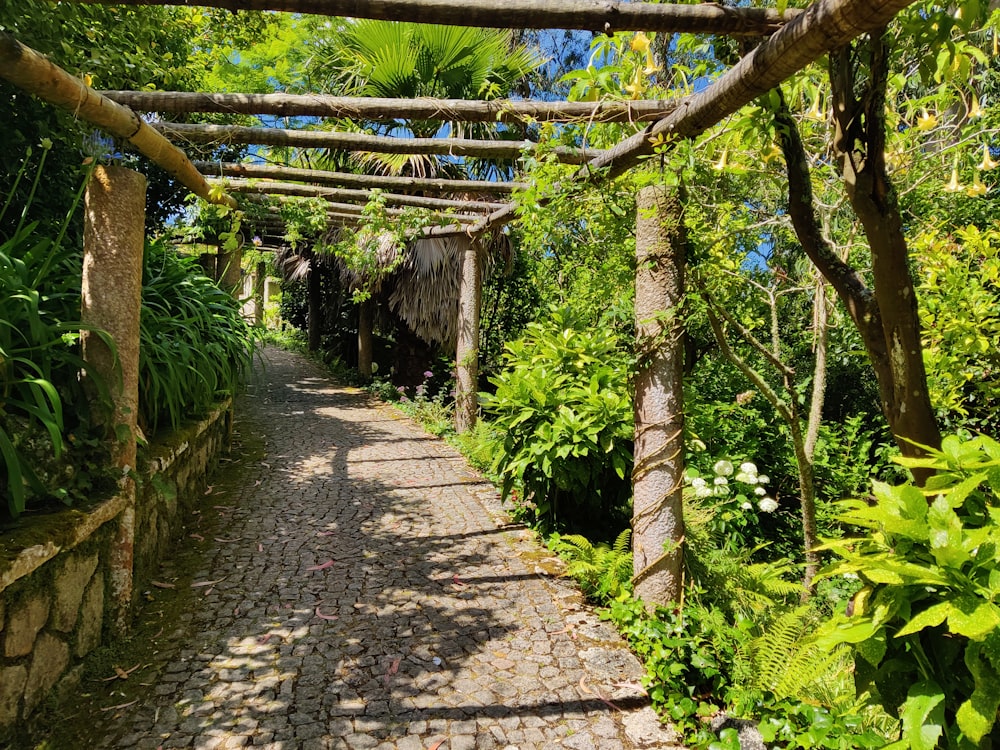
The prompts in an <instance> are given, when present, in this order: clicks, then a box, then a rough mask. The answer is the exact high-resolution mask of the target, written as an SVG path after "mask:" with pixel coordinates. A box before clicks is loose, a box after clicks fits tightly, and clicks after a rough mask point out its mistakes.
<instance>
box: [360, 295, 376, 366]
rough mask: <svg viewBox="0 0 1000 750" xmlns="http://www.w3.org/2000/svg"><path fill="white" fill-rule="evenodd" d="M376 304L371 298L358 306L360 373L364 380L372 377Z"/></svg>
mask: <svg viewBox="0 0 1000 750" xmlns="http://www.w3.org/2000/svg"><path fill="white" fill-rule="evenodd" d="M373 308H374V303H373V302H372V300H371V298H370V297H369V298H368V299H366V300H364V301H363V302H361V303H360V304H359V305H358V372H359V373H361V377H363V378H371V376H372V356H373V354H372V351H373V346H372V326H373V324H372V318H373V313H374V309H373Z"/></svg>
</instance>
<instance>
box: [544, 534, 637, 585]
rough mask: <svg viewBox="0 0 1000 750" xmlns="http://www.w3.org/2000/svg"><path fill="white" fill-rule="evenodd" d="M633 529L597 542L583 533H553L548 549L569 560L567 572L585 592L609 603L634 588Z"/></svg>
mask: <svg viewBox="0 0 1000 750" xmlns="http://www.w3.org/2000/svg"><path fill="white" fill-rule="evenodd" d="M631 541H632V530H631V529H625V530H624V531H623V532H622V533H621V534H619V535H618V538H617V539H615V543H614V544H613V545H607V544H602V543H599V544H594V543H592V542H591V541H590V540H589V539H587V537H585V536H582V535H580V534H553V536H552V537H551V538H550V539H549V542H548V545H549V549H551V550H552V551H553V552H556V553H558V554H559V556H560V557H562V558H564V559H566V560H568V562H569V564H568V565H567V567H566V575H568V576H572V577H573V578H575V579H576V580H577V581H578V582H579V584H580V588H581V589H583V593H584V596H586V597H588V598H589V599H593V600H594V601H597V602H601V603H606V602H607V601H608V600H610V599H615V598H618V597H619V596H621V595H623V594H628V593H629V592H630V591H631V590H632V551H631V547H630V544H631Z"/></svg>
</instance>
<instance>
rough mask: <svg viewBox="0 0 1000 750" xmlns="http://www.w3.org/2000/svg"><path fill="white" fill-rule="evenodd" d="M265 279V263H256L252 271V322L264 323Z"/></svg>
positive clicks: (256, 324) (256, 323)
mask: <svg viewBox="0 0 1000 750" xmlns="http://www.w3.org/2000/svg"><path fill="white" fill-rule="evenodd" d="M266 280H267V264H266V263H258V264H257V266H256V268H254V273H253V324H254V325H255V326H259V325H262V324H263V323H264V304H265V302H266V301H267V300H266V299H265V298H264V282H265V281H266Z"/></svg>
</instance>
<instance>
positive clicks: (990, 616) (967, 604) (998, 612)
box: [948, 596, 1000, 641]
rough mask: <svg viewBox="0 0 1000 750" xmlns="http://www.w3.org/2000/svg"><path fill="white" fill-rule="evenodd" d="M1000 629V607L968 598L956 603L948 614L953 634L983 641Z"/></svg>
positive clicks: (949, 626) (949, 625)
mask: <svg viewBox="0 0 1000 750" xmlns="http://www.w3.org/2000/svg"><path fill="white" fill-rule="evenodd" d="M998 627H1000V607H997V605H995V604H993V603H992V602H987V601H983V600H979V599H976V598H974V597H971V596H968V597H963V598H962V599H960V600H959V601H957V602H955V604H954V606H953V607H951V611H950V612H949V613H948V628H949V630H951V632H952V633H955V634H957V635H964V636H965V637H966V638H970V639H971V640H973V641H981V640H983V638H985V637H986V636H987V635H989V634H990V633H992V632H993V631H994V630H996V629H997V628H998Z"/></svg>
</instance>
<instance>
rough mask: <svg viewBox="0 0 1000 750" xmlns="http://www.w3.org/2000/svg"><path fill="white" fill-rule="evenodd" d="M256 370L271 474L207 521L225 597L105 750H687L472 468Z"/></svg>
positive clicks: (257, 421) (216, 592)
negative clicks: (216, 524)
mask: <svg viewBox="0 0 1000 750" xmlns="http://www.w3.org/2000/svg"><path fill="white" fill-rule="evenodd" d="M264 359H265V363H264V365H265V366H264V367H263V368H258V371H257V373H256V376H255V378H254V380H253V382H252V384H251V386H250V387H249V389H248V393H247V394H246V395H245V396H244V397H242V398H241V399H240V400H239V401H238V404H237V420H236V429H237V430H238V431H239V432H241V433H242V434H244V435H247V434H253V435H254V436H255V437H256V438H258V439H262V440H263V441H264V442H265V445H266V451H267V456H266V457H265V458H264V459H263V460H261V461H259V462H257V463H256V464H254V465H249V466H246V467H245V468H244V477H243V479H242V480H241V483H240V486H238V487H237V488H235V490H234V491H232V492H231V493H230V494H229V495H228V496H226V497H225V498H224V499H220V501H219V504H218V505H217V506H215V507H216V508H217V509H218V512H219V513H221V514H224V517H225V531H224V535H220V536H219V537H218V538H217V539H215V540H214V541H213V540H207V541H206V544H205V545H203V546H202V548H201V551H200V552H199V553H198V554H200V555H202V558H200V569H199V570H198V571H197V572H196V574H195V575H196V576H197V578H196V579H195V580H197V581H206V582H207V581H212V582H214V583H212V584H210V585H209V584H206V586H205V588H206V590H205V593H204V595H201V596H199V602H198V603H199V606H198V607H197V608H196V609H195V611H192V612H187V613H184V615H183V616H181V617H180V618H179V622H178V623H166V624H165V631H166V632H167V633H168V635H166V636H164V638H165V639H168V640H169V641H170V642H169V643H164V644H162V645H161V644H159V643H158V647H162V649H164V650H169V649H173V650H172V651H170V657H169V659H168V660H167V661H166V662H165V663H164V664H163V667H162V669H161V670H160V674H159V677H158V679H156V680H155V684H154V685H153V686H152V689H151V691H150V694H149V697H148V700H146V701H144V702H143V703H144V705H142V706H141V708H140V707H139V706H137V707H136V710H135V712H134V713H132V714H128V713H126V714H125V715H124V716H123V718H122V719H121V720H120V721H119V722H118V724H117V731H116V733H115V735H114V736H109V737H107V738H106V740H105V742H104V743H103V744H101V745H100V746H99V747H100V748H102V749H103V750H116V749H117V750H124V749H125V748H128V750H132V749H133V748H143V747H148V748H157V747H161V746H162V747H164V748H167V747H186V748H195V749H196V750H210V748H236V747H251V746H252V747H254V748H268V749H269V750H299V749H300V748H303V749H306V750H312V749H315V750H325V749H326V748H398V749H399V750H417V749H419V748H429V747H437V748H439V750H460V749H464V748H468V749H469V750H475V749H477V748H480V749H485V748H514V747H516V748H518V750H529V748H559V747H566V748H595V749H597V748H600V749H601V750H603V749H605V748H607V749H608V750H613V749H617V748H622V749H623V750H626V749H631V748H637V747H642V748H657V747H660V748H668V747H671V748H672V747H677V746H676V745H674V744H672V742H673V736H672V734H671V733H670V732H669V731H668V730H666V729H664V730H663V732H662V734H661V735H659V736H658V735H657V734H656V727H657V726H659V725H658V723H657V722H656V720H655V716H654V715H653V714H652V710H651V709H650V708H649V706H648V701H647V700H646V699H645V696H644V695H643V693H642V691H641V689H640V688H639V686H638V683H639V679H640V676H641V668H640V666H639V664H638V662H637V661H636V659H635V658H634V657H633V656H632V655H631V654H630V653H628V651H627V649H626V648H625V646H624V645H623V643H622V642H621V640H620V638H619V637H618V636H617V634H615V633H614V631H613V630H612V629H611V628H610V627H609V626H608V625H607V624H606V623H602V622H600V621H599V620H598V618H597V617H596V616H595V615H594V614H593V613H592V612H590V611H589V610H588V609H587V608H586V606H585V605H584V604H583V602H582V599H581V597H580V595H579V593H578V592H577V591H576V589H575V587H574V586H573V585H572V583H571V582H569V581H567V580H566V579H564V578H561V577H560V576H558V575H557V574H556V573H555V572H553V571H554V570H556V563H555V561H552V560H548V559H547V557H548V555H547V553H546V552H545V551H544V549H543V548H542V547H541V546H540V545H538V543H537V542H536V541H535V540H534V539H533V538H532V536H531V534H530V533H529V532H528V531H526V530H524V529H521V528H518V527H515V526H511V525H509V524H507V523H506V519H505V516H504V514H503V512H502V508H501V507H500V503H499V498H498V496H497V493H496V491H495V490H494V489H493V488H492V486H490V485H489V484H488V483H487V482H485V481H484V480H483V479H482V477H480V476H479V475H477V474H476V473H475V472H473V471H472V470H471V469H470V468H469V467H468V466H467V464H466V463H465V462H464V460H463V459H462V458H461V456H459V455H458V454H457V453H455V452H454V451H453V450H452V449H451V448H450V447H449V446H448V445H447V444H446V443H444V442H443V441H441V440H439V439H437V438H434V437H432V436H430V435H427V434H426V433H424V432H423V430H421V429H420V428H419V427H418V426H416V425H414V424H413V423H412V422H410V421H409V420H407V419H405V418H404V417H402V416H401V415H400V414H399V413H397V412H396V411H395V410H393V409H392V408H390V407H388V406H385V405H382V404H379V403H377V402H375V401H372V400H371V399H369V398H368V397H367V396H366V395H365V394H364V393H363V392H362V391H359V390H357V389H354V388H349V387H344V386H340V385H337V384H336V383H334V382H333V381H331V380H330V379H329V378H328V377H326V376H325V374H323V372H322V371H321V370H320V369H319V368H318V367H317V366H316V365H314V364H313V363H311V362H310V361H308V360H307V359H305V358H303V357H302V356H300V355H297V354H293V353H289V352H284V351H279V350H275V349H267V350H266V351H265V354H264ZM206 550H207V551H206ZM611 696H613V698H612V697H611ZM150 714H152V715H153V716H155V719H154V720H153V721H152V723H151V722H150V718H149V717H150ZM630 717H632V720H631V721H629V723H628V726H629V728H630V730H631V731H630V732H629V733H626V731H625V727H626V723H625V722H626V719H629V718H630ZM640 717H641V720H638V721H637V719H640ZM637 726H642V727H644V728H649V727H651V728H652V729H651V730H649V731H643V732H637V731H636V729H635V727H637ZM435 743H440V744H439V745H437V744H435Z"/></svg>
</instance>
